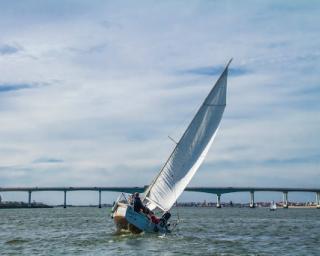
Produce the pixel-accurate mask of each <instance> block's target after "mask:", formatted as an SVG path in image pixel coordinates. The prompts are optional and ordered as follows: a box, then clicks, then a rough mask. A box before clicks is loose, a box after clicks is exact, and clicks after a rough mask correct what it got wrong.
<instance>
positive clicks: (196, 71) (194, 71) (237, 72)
mask: <svg viewBox="0 0 320 256" xmlns="http://www.w3.org/2000/svg"><path fill="white" fill-rule="evenodd" d="M223 69H224V66H218V67H198V68H191V69H187V70H183V71H178V74H189V75H204V76H216V75H220V74H221V72H222V71H223ZM248 73H250V72H249V70H245V69H244V68H229V75H230V76H241V75H245V74H248Z"/></svg>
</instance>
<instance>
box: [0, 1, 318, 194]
mask: <svg viewBox="0 0 320 256" xmlns="http://www.w3.org/2000/svg"><path fill="white" fill-rule="evenodd" d="M319 13H320V3H319V2H318V1H281V2H279V1H259V4H257V2H256V1H188V2H185V1H160V2H159V1H145V2H144V1H138V2H136V1H1V2H0V31H1V33H0V122H1V125H0V186H80V185H86V186H122V185H127V186H144V185H147V184H149V183H150V181H151V180H152V179H153V177H154V176H155V175H156V174H157V172H158V171H159V169H160V167H161V165H162V164H163V163H164V162H165V160H166V159H167V157H168V156H169V154H170V152H171V150H172V149H173V146H174V145H173V144H172V142H171V141H170V140H169V139H168V138H167V135H170V136H171V137H174V138H176V139H179V136H181V134H182V132H183V130H184V129H185V128H186V126H187V124H188V123H189V122H190V120H191V118H192V117H193V115H194V114H195V112H196V110H197V109H198V107H199V106H200V104H201V102H202V101H203V99H204V97H205V96H206V94H207V93H208V92H209V90H210V88H211V87H212V85H213V84H214V82H215V81H216V79H217V77H218V76H219V74H220V72H221V71H222V70H223V66H224V65H225V64H226V63H227V61H228V60H229V59H230V58H231V57H233V58H234V60H233V62H232V64H231V69H230V76H229V82H228V102H227V104H228V105H227V108H226V111H225V115H224V118H223V120H222V123H221V127H220V130H219V132H218V135H217V137H216V140H215V142H214V144H213V147H212V149H211V150H210V152H209V154H208V157H207V159H206V161H205V163H204V164H203V165H202V167H201V168H200V170H199V172H198V173H197V174H196V176H195V177H194V179H193V181H192V183H191V185H194V186H201V185H204V186H286V187H319V180H320V168H319V167H320V147H319V142H320V136H319V131H320V101H319V98H320V84H319V71H320V49H319V45H320V35H319V31H320V25H319V24H320V16H319ZM8 196H9V194H8ZM81 197H83V195H81ZM312 197H313V195H312ZM61 198H62V196H61ZM184 198H187V197H186V195H184ZM52 200H54V199H52Z"/></svg>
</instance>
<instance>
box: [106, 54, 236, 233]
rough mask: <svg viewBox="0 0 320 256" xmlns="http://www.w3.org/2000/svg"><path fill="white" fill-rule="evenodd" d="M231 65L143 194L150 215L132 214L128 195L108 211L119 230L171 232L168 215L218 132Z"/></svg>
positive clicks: (132, 209) (120, 198) (121, 197)
mask: <svg viewBox="0 0 320 256" xmlns="http://www.w3.org/2000/svg"><path fill="white" fill-rule="evenodd" d="M231 61H232V59H231V60H230V61H229V62H228V64H227V65H226V67H225V69H224V71H223V72H222V74H221V75H220V77H219V79H218V80H217V82H216V83H215V85H214V86H213V88H212V89H211V91H210V92H209V94H208V95H207V97H206V98H205V100H204V102H203V103H202V105H201V107H200V109H199V110H198V112H197V113H196V115H195V116H194V118H193V120H192V121H191V123H190V124H189V126H188V127H187V129H186V130H185V132H184V133H183V135H182V136H181V138H180V140H179V141H178V142H177V143H176V146H175V148H174V150H173V151H172V153H171V155H170V156H169V158H168V160H167V161H166V162H165V164H164V166H163V167H162V168H161V170H160V172H159V173H158V175H157V176H156V177H155V179H154V180H153V182H152V183H151V184H150V185H149V186H148V188H147V189H146V191H145V192H144V193H143V195H142V201H143V203H144V205H145V206H146V208H147V209H148V212H149V210H150V212H151V214H146V213H143V212H136V211H134V207H133V205H132V201H131V200H130V199H129V197H130V195H125V194H124V193H122V195H120V196H119V198H118V199H117V201H116V202H115V204H114V206H113V208H112V211H111V212H112V213H111V217H112V218H113V219H114V222H115V224H116V227H117V229H118V230H121V229H125V230H129V231H131V232H133V233H141V232H161V233H167V232H169V231H170V228H171V227H170V223H169V221H168V220H169V218H170V216H171V214H170V213H169V211H170V209H171V208H172V207H173V205H174V204H175V202H176V200H177V199H178V198H179V196H180V195H181V194H182V192H183V191H184V190H185V188H186V186H187V185H188V184H189V182H190V181H191V179H192V177H193V176H194V174H195V173H196V171H197V170H198V169H199V167H200V165H201V164H202V162H203V160H204V159H205V157H206V155H207V153H208V151H209V148H210V146H211V145H212V142H213V140H214V138H215V135H216V133H217V130H218V128H219V124H220V121H221V119H222V115H223V112H224V109H225V106H226V92H227V76H228V67H229V65H230V63H231ZM153 214H154V215H156V216H159V217H156V219H157V218H158V221H154V219H155V218H154V217H155V216H154V215H153ZM150 215H153V216H150Z"/></svg>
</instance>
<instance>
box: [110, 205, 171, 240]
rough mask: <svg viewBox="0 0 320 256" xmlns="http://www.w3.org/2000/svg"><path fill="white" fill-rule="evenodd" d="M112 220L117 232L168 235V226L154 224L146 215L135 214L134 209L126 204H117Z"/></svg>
mask: <svg viewBox="0 0 320 256" xmlns="http://www.w3.org/2000/svg"><path fill="white" fill-rule="evenodd" d="M112 218H113V219H114V222H115V224H116V227H117V230H118V231H121V230H127V231H130V232H132V233H135V234H139V233H141V232H147V233H157V232H161V233H166V232H168V229H167V227H166V225H164V226H161V225H160V224H155V223H153V222H152V221H151V220H150V219H149V218H148V217H147V216H146V215H145V214H143V213H138V212H135V211H134V209H133V207H132V206H131V205H129V204H126V203H120V202H117V203H116V204H115V206H114V208H113V213H112Z"/></svg>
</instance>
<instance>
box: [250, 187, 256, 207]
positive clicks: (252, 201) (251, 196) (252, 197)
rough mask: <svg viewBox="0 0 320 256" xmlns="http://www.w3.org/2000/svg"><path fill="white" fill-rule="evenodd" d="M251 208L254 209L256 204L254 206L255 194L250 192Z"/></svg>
mask: <svg viewBox="0 0 320 256" xmlns="http://www.w3.org/2000/svg"><path fill="white" fill-rule="evenodd" d="M249 206H250V208H254V207H255V204H254V192H253V191H250V204H249Z"/></svg>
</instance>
